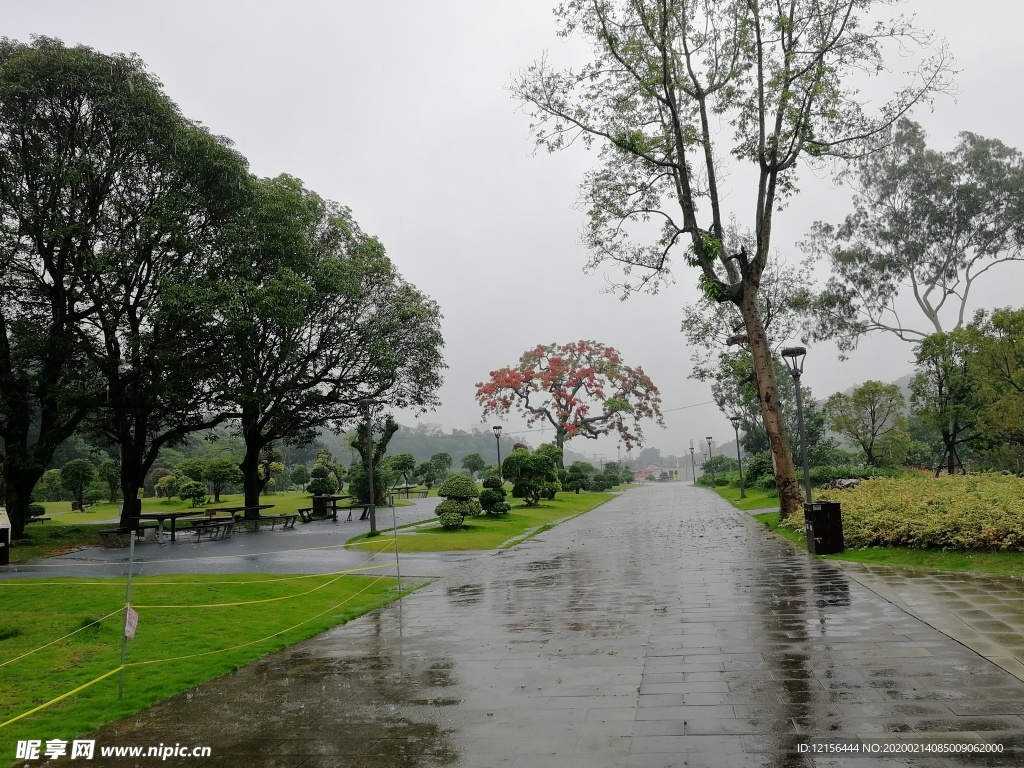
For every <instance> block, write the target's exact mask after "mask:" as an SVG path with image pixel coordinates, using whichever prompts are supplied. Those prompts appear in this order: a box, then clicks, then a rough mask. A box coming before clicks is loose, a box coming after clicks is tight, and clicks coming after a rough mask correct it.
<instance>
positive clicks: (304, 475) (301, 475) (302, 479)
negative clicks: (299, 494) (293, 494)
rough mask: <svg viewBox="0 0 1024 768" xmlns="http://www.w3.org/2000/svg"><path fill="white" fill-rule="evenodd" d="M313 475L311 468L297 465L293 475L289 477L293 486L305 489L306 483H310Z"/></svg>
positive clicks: (293, 469)
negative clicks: (310, 471)
mask: <svg viewBox="0 0 1024 768" xmlns="http://www.w3.org/2000/svg"><path fill="white" fill-rule="evenodd" d="M311 477H312V475H310V473H309V467H307V466H306V465H305V464H297V465H296V466H294V467H293V468H292V473H291V475H290V476H289V477H288V479H289V480H291V481H292V485H297V486H298V487H299V488H305V486H306V483H308V482H309V480H310V478H311Z"/></svg>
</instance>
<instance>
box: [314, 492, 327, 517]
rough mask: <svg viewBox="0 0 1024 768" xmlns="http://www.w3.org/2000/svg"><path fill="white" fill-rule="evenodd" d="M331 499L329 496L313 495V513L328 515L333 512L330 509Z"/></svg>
mask: <svg viewBox="0 0 1024 768" xmlns="http://www.w3.org/2000/svg"><path fill="white" fill-rule="evenodd" d="M330 504H331V500H330V498H328V497H327V496H314V497H313V514H314V515H323V516H324V517H326V516H327V515H329V514H330V513H331V511H330Z"/></svg>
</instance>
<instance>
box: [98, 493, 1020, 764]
mask: <svg viewBox="0 0 1024 768" xmlns="http://www.w3.org/2000/svg"><path fill="white" fill-rule="evenodd" d="M963 599H965V600H966V602H967V603H968V604H970V602H971V601H970V600H969V599H966V598H963ZM128 684H129V685H131V684H132V681H131V679H129V682H128ZM1022 702H1024V683H1022V682H1021V681H1020V680H1018V679H1017V678H1016V677H1014V676H1012V675H1010V674H1009V673H1007V672H1006V671H1005V670H1003V669H1001V668H1000V667H998V666H997V665H995V664H993V663H992V662H990V661H988V660H986V659H985V658H983V657H982V656H979V655H978V654H977V653H975V652H974V651H972V650H970V649H969V648H966V647H965V646H964V645H963V644H961V643H959V642H957V641H956V640H953V639H951V638H950V637H948V636H947V635H945V634H943V633H942V632H939V631H938V630H936V629H934V628H933V627H931V626H929V625H928V624H927V623H925V622H923V621H922V620H920V619H919V618H917V617H915V616H912V615H910V614H909V613H908V612H906V611H904V610H902V609H901V608H900V607H898V606H897V605H894V604H893V603H891V602H889V601H888V600H886V599H884V598H883V597H881V596H880V595H879V594H877V593H876V592H874V591H872V590H869V589H867V588H866V587H864V586H863V585H861V584H860V583H858V582H857V581H855V580H852V579H850V578H849V577H848V576H847V575H846V574H845V573H843V572H842V571H840V570H837V569H836V568H834V567H832V566H831V565H829V564H828V563H825V562H822V561H817V560H815V559H813V558H811V557H809V556H808V555H806V553H802V552H796V551H794V550H793V549H792V548H791V547H789V546H788V545H786V544H784V543H781V542H779V541H778V540H776V539H775V538H774V537H772V536H770V535H769V534H768V533H767V531H766V530H765V529H763V528H762V527H761V526H760V525H758V524H757V523H756V522H754V521H752V520H751V519H750V518H749V516H748V515H746V514H744V513H740V512H737V511H736V510H734V509H733V508H732V507H731V506H729V505H728V504H727V503H726V502H724V501H722V500H721V499H720V498H719V497H717V496H716V495H714V494H712V493H711V492H709V491H705V490H703V489H697V488H692V487H691V486H687V485H684V484H680V483H675V484H665V485H659V486H655V487H652V488H645V489H637V490H634V491H630V492H628V493H626V494H623V495H621V496H620V497H619V498H617V499H616V500H614V501H613V502H610V503H608V504H606V505H604V506H602V507H599V508H598V509H596V510H594V511H593V512H590V513H588V514H587V515H584V516H581V517H579V518H576V519H574V520H571V521H569V522H567V523H565V524H563V525H561V526H559V527H557V528H555V529H553V530H551V531H547V532H545V533H544V534H542V535H541V536H538V537H536V538H535V539H532V540H530V541H528V542H526V543H525V544H523V545H521V546H520V547H517V548H516V549H514V550H506V551H502V552H500V553H497V554H494V555H491V556H487V557H483V558H478V559H476V560H473V561H471V562H468V563H467V564H465V565H463V566H461V567H459V568H457V569H455V570H452V571H450V572H449V573H448V574H447V575H446V576H444V577H443V578H441V579H439V580H438V581H436V582H435V583H433V584H432V585H430V586H429V587H427V588H425V589H423V590H420V591H419V592H417V593H415V594H414V595H412V596H410V597H408V598H406V599H405V600H404V601H402V603H401V604H393V605H390V606H387V607H385V608H383V609H380V610H378V611H375V612H373V613H371V614H368V615H367V616H364V617H362V618H360V619H357V620H355V621H353V622H351V623H349V624H348V625H346V626H343V627H338V628H336V629H334V630H331V631H328V632H326V633H324V634H322V635H320V636H318V637H316V638H313V639H311V640H309V641H306V642H304V643H300V644H298V645H296V646H293V647H291V648H289V649H286V650H285V651H282V652H280V653H277V654H274V655H272V656H268V657H265V658H263V659H260V660H258V661H257V662H254V663H253V664H250V665H249V666H247V667H245V668H243V669H240V670H238V671H237V672H235V673H233V674H231V675H228V676H226V677H224V678H221V679H220V680H216V681H213V682H211V683H209V684H206V685H203V686H200V687H199V688H197V689H195V690H193V691H190V692H188V693H186V694H183V695H181V696H177V697H174V698H173V699H170V700H168V701H166V702H163V703H161V704H159V705H157V706H155V707H153V708H151V709H150V710H148V711H147V712H144V713H141V714H139V715H137V716H134V717H131V718H126V719H124V720H121V721H119V722H117V723H113V724H110V725H109V726H106V727H104V728H103V729H101V730H100V731H99V732H97V734H96V738H97V740H98V743H99V744H138V745H141V744H156V743H160V742H164V743H167V742H168V741H169V740H170V739H171V738H172V734H173V738H174V739H179V740H181V741H182V743H186V742H185V740H186V739H187V740H188V742H187V743H191V744H198V745H206V746H210V747H212V750H213V755H214V757H213V758H212V759H211V760H209V761H207V762H205V763H203V762H202V761H196V760H190V761H188V762H187V763H186V762H181V763H174V762H173V760H168V761H167V762H166V763H164V764H166V765H176V764H181V765H186V764H187V765H193V766H194V765H207V766H220V765H223V766H231V765H237V766H245V768H261V767H262V766H302V767H303V768H315V767H316V766H327V765H330V766H366V767H370V766H373V767H374V768H380V767H382V766H403V768H408V767H411V766H417V767H422V768H427V767H430V766H458V767H459V768H476V767H480V768H484V767H485V766H486V767H487V768H492V767H493V766H511V767H512V768H522V767H526V766H528V767H529V768H544V766H557V768H573V767H574V766H586V768H595V767H598V768H599V767H601V766H609V767H610V768H619V767H623V768H649V767H654V768H660V767H665V768H667V767H668V766H671V767H672V768H677V767H678V766H684V765H685V766H686V767H687V768H694V767H696V766H714V768H728V766H742V767H743V768H750V766H754V767H755V768H756V766H772V767H773V768H779V767H780V766H783V767H785V766H829V767H830V768H844V767H845V766H858V768H865V767H866V766H869V765H885V766H887V768H890V767H895V766H937V767H938V768H945V767H946V766H967V765H970V766H996V765H1022V764H1024V752H1020V751H1017V750H1020V749H1024V708H1022V707H1024V705H1022ZM843 744H846V745H848V746H855V747H857V748H859V749H861V750H866V749H870V748H876V745H877V748H879V749H880V748H882V747H884V746H885V745H891V746H892V745H894V746H893V748H894V749H895V748H899V747H900V746H901V745H902V747H903V748H904V749H914V748H918V749H923V748H925V747H929V746H931V747H932V748H933V749H938V748H939V747H938V746H936V745H946V746H947V747H954V746H958V745H959V746H960V747H961V748H963V747H964V745H967V744H972V745H976V746H984V745H986V744H992V745H1000V746H1002V747H1003V749H1004V750H1005V751H1004V752H1003V754H950V753H940V752H937V751H933V752H929V753H925V752H917V753H895V754H891V755H887V756H881V757H880V756H879V755H878V754H874V755H872V756H867V757H865V755H864V754H863V753H861V754H860V755H858V756H856V757H855V756H853V755H852V754H850V753H849V752H846V753H839V752H834V753H827V752H825V751H824V750H825V749H827V748H828V745H832V746H834V747H837V746H842V745H843ZM814 745H816V746H814ZM812 747H814V748H818V749H819V750H821V751H817V752H813V751H810V750H811V749H812ZM95 764H97V765H99V764H101V763H95ZM128 764H130V761H124V760H122V761H120V762H118V763H117V764H116V765H117V766H118V767H120V766H125V765H128ZM144 764H145V763H141V762H140V765H144Z"/></svg>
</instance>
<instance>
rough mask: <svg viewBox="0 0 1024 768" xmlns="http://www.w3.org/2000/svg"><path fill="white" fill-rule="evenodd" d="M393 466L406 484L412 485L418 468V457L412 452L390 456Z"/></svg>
mask: <svg viewBox="0 0 1024 768" xmlns="http://www.w3.org/2000/svg"><path fill="white" fill-rule="evenodd" d="M388 459H389V461H390V462H391V468H392V469H393V470H394V471H395V472H397V473H398V474H400V475H401V476H402V479H403V480H405V484H406V485H411V484H412V483H411V481H412V476H413V472H414V471H415V470H416V457H415V456H413V455H412V454H411V453H400V454H398V455H397V456H389V457H388Z"/></svg>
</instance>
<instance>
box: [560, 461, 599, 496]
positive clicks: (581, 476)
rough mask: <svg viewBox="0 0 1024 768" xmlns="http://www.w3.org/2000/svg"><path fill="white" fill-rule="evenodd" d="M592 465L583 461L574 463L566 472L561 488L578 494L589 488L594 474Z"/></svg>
mask: <svg viewBox="0 0 1024 768" xmlns="http://www.w3.org/2000/svg"><path fill="white" fill-rule="evenodd" d="M595 471H596V470H595V469H594V465H593V464H589V463H587V462H585V461H574V462H573V463H572V465H571V466H570V467H569V470H568V471H567V472H566V476H565V482H564V483H562V487H563V488H565V490H567V491H572V492H573V493H579V492H580V491H585V490H587V489H588V488H590V483H591V478H592V477H593V476H594V473H595Z"/></svg>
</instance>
